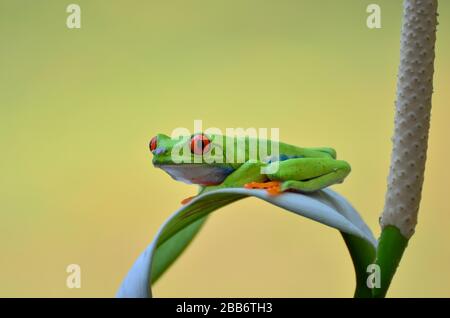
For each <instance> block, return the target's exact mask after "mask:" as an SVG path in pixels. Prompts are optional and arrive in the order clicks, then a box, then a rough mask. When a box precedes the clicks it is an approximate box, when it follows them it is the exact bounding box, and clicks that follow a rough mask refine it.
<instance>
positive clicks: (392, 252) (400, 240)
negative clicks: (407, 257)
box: [372, 225, 408, 298]
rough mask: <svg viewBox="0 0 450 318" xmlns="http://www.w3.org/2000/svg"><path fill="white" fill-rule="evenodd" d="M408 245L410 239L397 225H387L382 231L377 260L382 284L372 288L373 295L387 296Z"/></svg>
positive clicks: (377, 296) (378, 296) (376, 296)
mask: <svg viewBox="0 0 450 318" xmlns="http://www.w3.org/2000/svg"><path fill="white" fill-rule="evenodd" d="M407 245H408V239H407V238H406V237H404V236H403V235H402V234H401V233H400V230H399V229H398V228H397V227H395V226H392V225H390V226H386V227H385V228H384V229H383V231H382V232H381V236H380V240H379V244H378V249H377V259H376V261H375V264H377V265H378V266H379V267H380V273H381V280H380V281H381V284H380V288H374V289H373V290H372V294H373V297H375V298H383V297H385V296H386V293H387V291H388V289H389V286H390V284H391V281H392V278H393V277H394V274H395V271H396V270H397V267H398V265H399V263H400V260H401V258H402V255H403V252H404V251H405V249H406V246H407Z"/></svg>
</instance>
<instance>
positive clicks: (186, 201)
mask: <svg viewBox="0 0 450 318" xmlns="http://www.w3.org/2000/svg"><path fill="white" fill-rule="evenodd" d="M193 198H195V195H194V196H193V197H188V198H186V199H183V200H181V204H183V205H184V204H188V203H189V202H191V201H192V199H193Z"/></svg>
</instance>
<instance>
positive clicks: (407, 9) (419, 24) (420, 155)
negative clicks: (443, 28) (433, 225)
mask: <svg viewBox="0 0 450 318" xmlns="http://www.w3.org/2000/svg"><path fill="white" fill-rule="evenodd" d="M403 9H404V12H403V13H404V15H403V26H402V33H401V47H400V66H399V71H398V81H397V101H396V114H395V131H394V136H393V138H392V141H393V150H392V158H391V167H390V172H389V177H388V189H387V193H386V200H385V207H384V212H383V214H382V217H381V227H382V228H383V229H384V228H385V227H386V226H389V225H393V226H395V227H397V228H398V229H399V230H400V232H401V233H402V235H403V236H404V237H405V238H407V239H409V238H410V237H411V236H412V235H413V234H414V229H415V226H416V224H417V213H418V210H419V203H420V199H421V192H422V184H423V178H424V170H425V161H426V155H427V144H428V130H429V127H430V111H431V95H432V93H433V73H434V67H433V63H434V55H435V54H434V45H435V41H436V25H437V0H405V1H404V8H403Z"/></svg>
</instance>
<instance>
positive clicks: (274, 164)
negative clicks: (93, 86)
mask: <svg viewBox="0 0 450 318" xmlns="http://www.w3.org/2000/svg"><path fill="white" fill-rule="evenodd" d="M261 145H265V146H267V148H268V149H272V148H271V147H272V146H273V145H277V146H278V147H277V149H278V154H277V155H275V156H274V155H273V154H271V155H266V154H264V153H263V154H261V153H260V152H261V151H259V150H260V149H262V148H263V147H262V146H261ZM252 147H253V148H254V150H253V151H252ZM255 149H256V150H255ZM150 151H151V153H152V154H153V165H154V166H155V167H157V168H161V169H163V170H164V171H165V172H167V173H168V174H169V175H170V176H172V178H174V179H175V180H179V181H183V182H186V183H189V184H197V185H199V186H200V187H201V189H200V193H204V192H206V191H211V190H215V189H219V188H233V187H245V188H249V189H266V190H267V192H268V193H269V194H271V195H277V194H279V193H282V192H284V191H298V192H313V191H317V190H320V189H323V188H325V187H328V186H330V185H332V184H336V183H341V182H342V181H343V180H344V179H345V177H346V176H347V175H348V174H349V173H350V170H351V168H350V165H349V164H348V163H347V162H346V161H343V160H337V159H336V151H335V150H334V149H332V148H301V147H297V146H293V145H289V144H285V143H281V142H277V143H274V142H273V141H271V140H264V139H258V138H250V137H245V138H244V139H240V140H239V139H238V138H236V137H228V136H223V135H211V134H203V133H199V134H194V135H191V136H181V137H177V138H171V137H169V136H166V135H163V134H158V135H156V136H155V137H153V138H152V139H151V141H150ZM190 199H192V198H188V199H185V200H184V202H182V203H187V202H189V200H190Z"/></svg>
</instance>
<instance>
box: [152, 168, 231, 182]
mask: <svg viewBox="0 0 450 318" xmlns="http://www.w3.org/2000/svg"><path fill="white" fill-rule="evenodd" d="M155 166H156V167H158V168H161V169H162V170H164V171H165V172H167V173H168V174H169V175H170V176H171V177H172V178H174V179H175V180H178V181H183V182H185V183H188V184H200V185H205V186H206V185H214V184H220V183H222V181H223V180H224V179H225V178H226V177H227V176H228V175H229V174H230V173H231V172H233V169H230V168H224V167H214V166H211V165H207V164H179V165H177V164H169V165H155Z"/></svg>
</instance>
